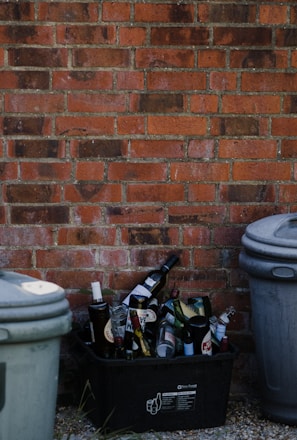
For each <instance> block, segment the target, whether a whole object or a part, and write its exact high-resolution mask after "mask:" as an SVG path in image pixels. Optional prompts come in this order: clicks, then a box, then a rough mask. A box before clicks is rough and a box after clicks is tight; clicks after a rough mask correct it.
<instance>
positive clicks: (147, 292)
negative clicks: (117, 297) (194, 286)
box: [123, 255, 179, 305]
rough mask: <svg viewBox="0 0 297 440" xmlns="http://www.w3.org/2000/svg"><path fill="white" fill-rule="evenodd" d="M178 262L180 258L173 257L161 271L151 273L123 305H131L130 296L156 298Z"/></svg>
mask: <svg viewBox="0 0 297 440" xmlns="http://www.w3.org/2000/svg"><path fill="white" fill-rule="evenodd" d="M178 260H179V257H178V256H176V255H171V256H170V257H169V258H168V260H167V261H166V262H165V263H164V264H163V265H162V266H161V268H160V269H155V270H152V271H151V272H149V273H148V275H147V276H146V278H145V279H144V280H143V282H142V283H141V284H137V286H136V287H135V288H134V289H133V290H132V292H130V293H129V295H128V296H127V297H126V298H125V299H124V300H123V303H124V304H126V305H129V301H130V295H142V296H146V297H147V298H150V297H151V296H156V295H157V294H158V293H159V292H160V290H161V289H162V288H163V287H164V285H165V283H166V279H167V274H168V272H169V271H170V270H171V269H172V267H173V266H174V265H175V264H176V263H177V262H178Z"/></svg>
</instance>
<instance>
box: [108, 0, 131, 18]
mask: <svg viewBox="0 0 297 440" xmlns="http://www.w3.org/2000/svg"><path fill="white" fill-rule="evenodd" d="M130 7H131V6H130V4H129V3H128V2H123V3H115V2H110V3H108V2H103V4H102V19H103V21H119V22H123V21H130Z"/></svg>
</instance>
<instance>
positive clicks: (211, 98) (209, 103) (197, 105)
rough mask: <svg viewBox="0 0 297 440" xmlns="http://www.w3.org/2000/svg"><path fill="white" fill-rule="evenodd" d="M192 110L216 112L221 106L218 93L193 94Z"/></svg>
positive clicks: (196, 111) (194, 111)
mask: <svg viewBox="0 0 297 440" xmlns="http://www.w3.org/2000/svg"><path fill="white" fill-rule="evenodd" d="M190 108H191V112H193V113H202V114H204V113H216V112H217V111H218V108H219V98H218V96H217V95H209V94H207V95H191V107H190Z"/></svg>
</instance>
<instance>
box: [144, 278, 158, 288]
mask: <svg viewBox="0 0 297 440" xmlns="http://www.w3.org/2000/svg"><path fill="white" fill-rule="evenodd" d="M145 284H147V285H148V286H150V287H153V286H154V285H155V284H157V281H156V280H154V279H153V278H151V277H147V278H146V279H145Z"/></svg>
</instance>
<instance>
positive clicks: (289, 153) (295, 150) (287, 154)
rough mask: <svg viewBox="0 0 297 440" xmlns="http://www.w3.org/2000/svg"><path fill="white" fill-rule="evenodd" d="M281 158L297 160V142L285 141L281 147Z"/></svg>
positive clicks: (294, 140)
mask: <svg viewBox="0 0 297 440" xmlns="http://www.w3.org/2000/svg"><path fill="white" fill-rule="evenodd" d="M281 157H283V158H297V140H296V139H283V140H282V147H281Z"/></svg>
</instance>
